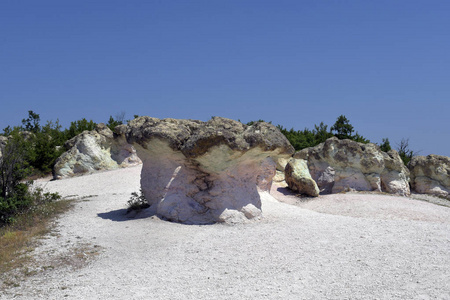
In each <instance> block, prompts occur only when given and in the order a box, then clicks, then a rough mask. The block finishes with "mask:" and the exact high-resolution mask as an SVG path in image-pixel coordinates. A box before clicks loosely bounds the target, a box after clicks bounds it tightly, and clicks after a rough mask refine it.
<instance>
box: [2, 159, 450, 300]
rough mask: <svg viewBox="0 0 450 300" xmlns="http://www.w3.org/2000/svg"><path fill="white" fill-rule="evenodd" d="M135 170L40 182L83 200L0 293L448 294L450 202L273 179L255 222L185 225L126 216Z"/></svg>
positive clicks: (77, 298) (308, 299) (201, 297)
mask: <svg viewBox="0 0 450 300" xmlns="http://www.w3.org/2000/svg"><path fill="white" fill-rule="evenodd" d="M140 171H141V167H140V166H137V167H131V168H126V169H117V170H112V171H106V172H101V173H95V174H92V175H89V176H81V177H73V178H68V179H65V180H56V181H46V182H43V181H40V182H39V184H42V186H45V188H46V189H47V190H48V191H52V192H56V191H58V192H60V193H62V194H63V195H65V196H67V195H74V194H76V195H78V196H77V197H78V198H79V199H80V200H79V201H77V202H75V204H74V208H73V209H72V210H71V211H69V212H68V213H66V214H65V215H63V216H62V217H61V218H59V219H58V220H57V221H56V222H55V224H54V227H53V229H52V231H51V232H50V233H49V234H48V235H46V236H45V237H44V238H42V239H40V240H39V243H40V245H39V246H38V247H37V248H36V249H35V250H34V251H32V252H28V253H27V255H30V256H33V258H34V260H33V263H32V264H31V265H29V266H27V268H26V269H25V268H23V269H19V270H17V272H16V273H14V274H0V299H2V300H9V299H18V300H24V299H49V300H60V299H71V300H81V299H82V300H85V299H98V300H110V299H118V300H122V299H124V300H128V299H136V300H140V299H142V300H143V299H154V300H160V299H161V300H163V299H187V300H211V299H230V300H231V299H243V300H250V299H252V300H253V299H269V300H272V299H273V300H278V299H305V300H312V299H362V300H372V299H383V300H384V299H386V300H388V299H389V300H390V299H449V298H450V290H449V280H448V278H449V275H450V274H449V272H450V271H449V267H448V266H450V256H449V255H448V254H449V252H450V236H449V232H450V208H448V207H444V206H440V205H433V204H431V203H428V202H424V201H417V200H412V199H410V198H406V197H397V196H387V195H380V194H378V195H376V194H375V195H367V194H355V195H354V194H333V195H326V196H320V197H319V199H316V198H314V200H313V201H308V199H305V198H298V197H294V196H289V195H288V192H287V191H285V190H282V189H279V188H277V187H276V186H275V185H274V186H273V188H272V191H271V194H270V195H269V194H268V193H267V192H263V193H260V198H261V202H262V207H263V218H262V219H261V221H258V222H252V223H248V224H239V225H234V226H227V225H223V224H214V225H202V226H198V225H184V224H179V223H172V222H166V221H162V220H160V219H158V218H156V217H154V216H148V214H147V212H142V213H141V214H140V215H138V216H137V217H136V218H128V215H126V214H125V213H126V206H125V204H126V201H127V199H128V198H129V196H130V193H131V192H137V191H138V190H139V187H140V182H139V181H140ZM81 198H83V199H81ZM274 198H276V199H277V200H280V201H283V202H284V203H281V202H278V201H277V200H275V199H274ZM289 202H290V203H292V204H288V203H289ZM95 253H97V254H95ZM25 272H26V273H25ZM25 274H27V275H25ZM15 275H17V276H18V277H15Z"/></svg>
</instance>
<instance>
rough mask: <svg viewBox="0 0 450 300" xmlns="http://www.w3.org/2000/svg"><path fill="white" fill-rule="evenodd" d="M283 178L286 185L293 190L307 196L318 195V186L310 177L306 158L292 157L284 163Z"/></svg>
mask: <svg viewBox="0 0 450 300" xmlns="http://www.w3.org/2000/svg"><path fill="white" fill-rule="evenodd" d="M285 178H286V183H287V185H288V187H289V188H290V189H291V190H293V191H294V192H299V193H300V194H305V195H308V196H313V197H317V196H319V192H320V191H319V187H318V186H317V184H316V182H315V181H314V180H313V179H312V178H311V174H310V173H309V169H308V164H307V162H306V160H303V159H295V158H292V159H291V160H289V162H288V163H287V164H286V167H285Z"/></svg>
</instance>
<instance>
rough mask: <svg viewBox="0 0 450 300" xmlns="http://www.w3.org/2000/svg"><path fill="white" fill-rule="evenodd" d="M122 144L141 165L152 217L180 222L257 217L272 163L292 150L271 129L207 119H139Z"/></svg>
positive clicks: (273, 127) (271, 126) (269, 125)
mask: <svg viewBox="0 0 450 300" xmlns="http://www.w3.org/2000/svg"><path fill="white" fill-rule="evenodd" d="M126 130H127V133H126V136H127V141H128V142H129V143H130V144H133V145H134V146H135V148H136V150H137V153H138V156H139V157H140V158H141V160H142V162H143V168H142V173H141V188H142V190H143V192H144V195H145V197H146V198H147V200H148V201H149V204H150V205H151V209H153V210H154V212H155V213H157V214H158V215H160V216H162V217H165V218H167V219H169V220H173V221H176V222H182V223H193V224H204V223H213V222H228V223H234V222H243V221H245V220H247V219H252V218H255V217H258V216H259V215H260V214H261V200H260V196H259V191H258V189H262V190H267V189H269V188H270V184H271V179H272V177H273V176H274V175H275V169H276V164H275V162H274V159H277V158H278V157H289V156H291V155H292V154H293V152H294V149H293V147H292V146H291V145H290V143H289V142H288V141H287V139H286V138H285V137H284V135H282V134H281V133H280V131H279V130H278V129H277V128H276V127H275V126H273V125H271V124H268V123H265V122H258V123H255V124H254V125H252V126H247V125H244V124H242V123H240V122H237V121H233V120H230V119H225V118H219V117H213V118H212V119H211V120H209V121H208V122H202V121H196V120H176V119H164V120H160V119H156V118H150V117H140V118H137V119H135V120H133V121H131V122H130V123H129V124H128V127H127V129H126Z"/></svg>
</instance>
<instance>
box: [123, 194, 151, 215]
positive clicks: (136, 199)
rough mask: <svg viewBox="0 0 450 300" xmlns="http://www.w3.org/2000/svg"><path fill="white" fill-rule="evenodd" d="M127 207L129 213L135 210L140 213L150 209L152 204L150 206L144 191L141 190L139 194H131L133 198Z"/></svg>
mask: <svg viewBox="0 0 450 300" xmlns="http://www.w3.org/2000/svg"><path fill="white" fill-rule="evenodd" d="M127 205H128V209H127V213H129V212H131V211H133V210H137V211H139V210H141V209H145V208H148V207H150V204H148V202H147V199H145V196H144V193H143V192H142V189H141V190H140V192H139V194H138V193H136V192H133V193H131V197H130V200H128V202H127Z"/></svg>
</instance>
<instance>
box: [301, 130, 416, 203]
mask: <svg viewBox="0 0 450 300" xmlns="http://www.w3.org/2000/svg"><path fill="white" fill-rule="evenodd" d="M293 157H294V158H297V159H305V160H307V161H308V167H309V171H310V173H311V177H312V178H313V179H314V180H315V181H316V183H317V185H318V186H319V189H320V192H321V193H324V194H329V193H339V192H343V191H351V190H356V191H384V192H387V193H393V194H398V195H403V196H407V195H409V194H410V189H409V171H408V169H407V168H406V167H405V166H404V165H403V163H402V162H401V159H400V157H399V155H398V153H397V152H396V151H395V150H391V151H389V152H388V153H385V152H383V151H381V150H380V149H379V147H378V146H377V145H375V144H370V143H369V144H362V143H357V142H354V141H351V140H338V139H337V138H330V139H328V140H326V141H325V143H322V144H319V145H318V146H316V147H311V148H306V149H303V150H301V151H299V152H297V153H295V154H294V156H293Z"/></svg>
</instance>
